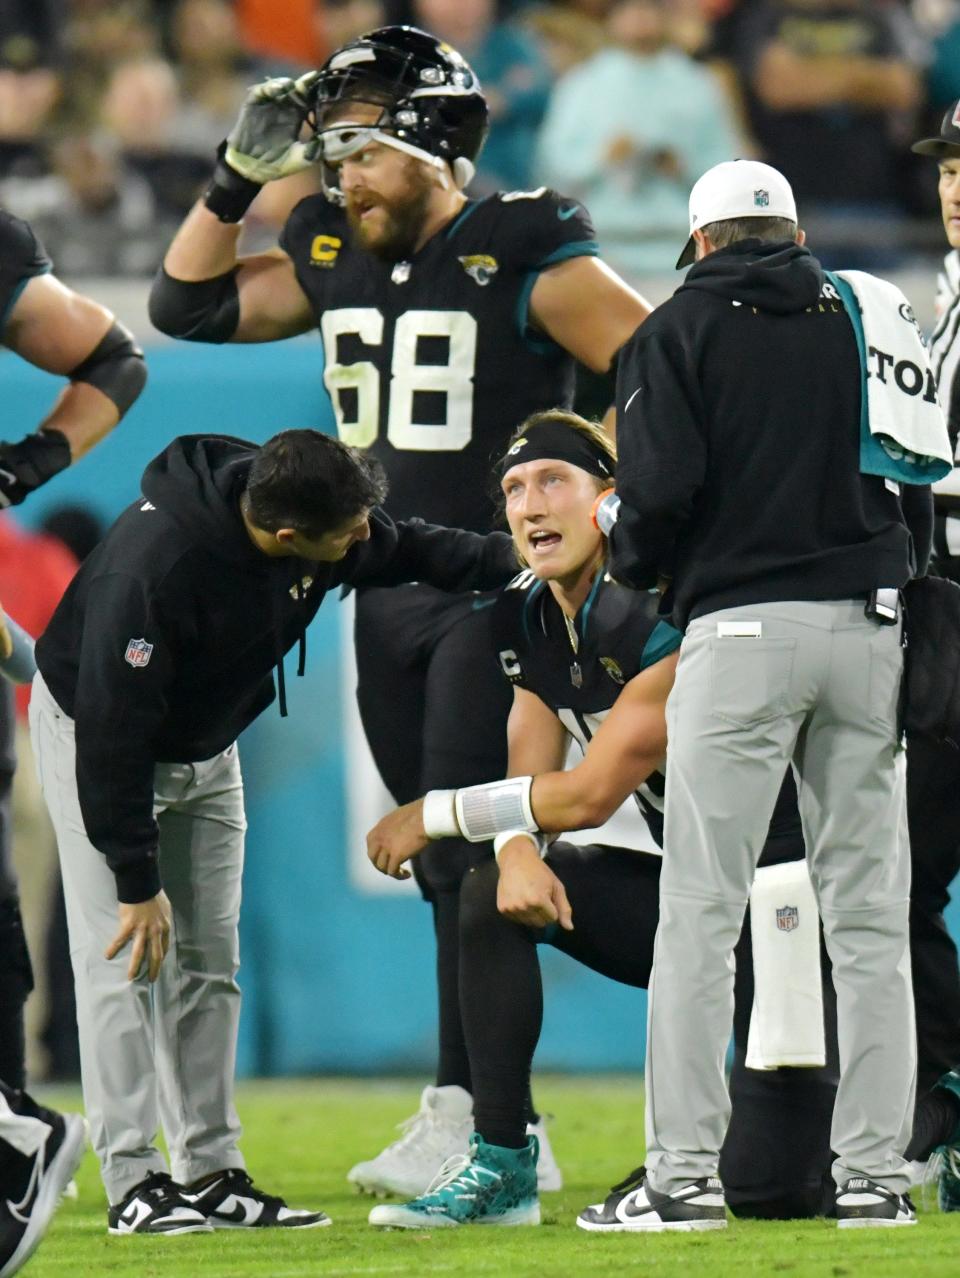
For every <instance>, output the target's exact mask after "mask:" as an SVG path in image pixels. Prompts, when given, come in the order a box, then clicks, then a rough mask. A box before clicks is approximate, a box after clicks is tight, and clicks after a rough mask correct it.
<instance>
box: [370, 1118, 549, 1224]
mask: <svg viewBox="0 0 960 1278" xmlns="http://www.w3.org/2000/svg"><path fill="white" fill-rule="evenodd" d="M368 1219H369V1221H370V1224H371V1225H379V1226H381V1227H382V1228H391V1229H450V1228H454V1227H456V1226H457V1225H539V1224H540V1201H539V1199H538V1198H537V1138H536V1136H529V1137H528V1138H527V1143H526V1145H525V1146H524V1148H523V1149H505V1148H504V1147H503V1146H501V1145H488V1144H487V1143H486V1141H484V1140H482V1139H481V1137H480V1136H479V1135H477V1134H474V1136H473V1138H472V1140H471V1142H470V1149H469V1152H468V1153H467V1154H459V1155H456V1156H454V1157H453V1158H451V1159H449V1160H448V1161H447V1162H446V1163H445V1164H444V1165H443V1167H441V1169H440V1171H439V1172H438V1173H437V1177H436V1179H435V1180H434V1182H433V1184H432V1185H430V1187H429V1188H428V1189H427V1191H426V1193H424V1194H421V1195H420V1197H419V1198H414V1199H412V1200H411V1201H410V1202H408V1203H397V1204H396V1205H392V1204H391V1205H386V1204H385V1205H382V1206H379V1207H374V1208H373V1210H372V1211H371V1212H370V1216H369V1218H368Z"/></svg>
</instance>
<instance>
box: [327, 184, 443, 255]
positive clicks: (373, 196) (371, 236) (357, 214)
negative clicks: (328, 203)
mask: <svg viewBox="0 0 960 1278" xmlns="http://www.w3.org/2000/svg"><path fill="white" fill-rule="evenodd" d="M406 179H407V181H406V185H405V189H404V190H403V191H402V192H400V193H399V194H397V195H395V196H393V197H392V198H390V197H387V196H384V195H381V194H379V193H377V192H374V191H367V190H363V189H361V190H357V191H351V192H350V194H349V195H347V197H346V212H347V223H348V225H349V227H350V233H351V235H352V236H353V238H354V241H355V242H356V243H357V244H359V245H360V247H361V248H364V249H366V250H367V252H368V253H373V254H374V256H375V257H379V258H382V259H383V260H384V261H386V262H401V261H403V260H404V259H405V258H408V257H410V256H411V255H412V253H413V251H414V249H415V248H416V246H417V241H418V239H419V238H420V234H421V231H422V229H423V224H424V221H425V220H426V215H427V208H428V205H429V203H430V196H431V194H432V191H433V187H434V181H433V179H432V176H431V175H430V174H429V173H426V172H425V171H424V166H423V165H422V164H419V163H418V162H417V161H416V160H411V161H410V163H409V166H408V168H407V170H406ZM371 209H372V210H374V211H373V212H372V213H371V212H370V210H371ZM364 213H366V216H363V214H364Z"/></svg>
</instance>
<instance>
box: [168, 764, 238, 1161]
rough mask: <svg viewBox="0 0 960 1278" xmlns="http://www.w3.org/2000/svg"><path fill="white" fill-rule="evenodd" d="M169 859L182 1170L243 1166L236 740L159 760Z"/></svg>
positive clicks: (176, 1118)
mask: <svg viewBox="0 0 960 1278" xmlns="http://www.w3.org/2000/svg"><path fill="white" fill-rule="evenodd" d="M155 784H156V791H157V803H158V806H159V807H160V808H161V810H160V811H159V812H158V816H157V820H158V822H159V825H160V869H161V873H162V875H163V884H164V890H165V891H166V893H167V895H168V896H169V898H170V903H171V906H172V909H173V928H172V933H171V943H170V952H169V953H168V954H167V957H166V959H165V960H164V962H163V966H162V968H161V969H160V977H159V979H158V981H157V985H156V993H155V1003H154V1011H155V1017H156V1046H157V1051H156V1067H157V1079H158V1083H159V1095H160V1116H161V1120H162V1124H163V1129H164V1132H165V1134H166V1137H167V1144H168V1147H169V1149H170V1164H171V1171H172V1173H173V1178H174V1180H177V1181H181V1182H183V1183H190V1182H191V1181H194V1180H198V1179H199V1178H200V1177H201V1176H206V1175H208V1174H209V1173H210V1172H214V1171H219V1170H222V1169H223V1168H226V1167H243V1166H244V1162H243V1157H242V1155H241V1153H240V1151H239V1149H238V1148H237V1143H238V1141H239V1139H240V1122H239V1119H238V1118H237V1114H236V1110H235V1108H234V1103H233V1093H234V1075H235V1065H236V1045H237V1030H238V1026H239V1022H240V987H239V986H238V985H237V981H236V974H237V968H238V966H239V963H240V949H239V938H238V932H237V925H238V921H239V917H240V880H241V874H242V871H243V841H244V831H245V829H246V821H245V818H244V811H243V783H242V780H241V776H240V761H239V757H238V753H237V749H236V747H235V746H233V747H231V748H230V750H228V751H226V752H224V753H223V754H221V755H218V756H217V757H216V758H214V759H210V760H208V761H206V762H203V763H197V764H192V765H191V764H184V765H171V764H161V765H158V767H157V769H156V781H155Z"/></svg>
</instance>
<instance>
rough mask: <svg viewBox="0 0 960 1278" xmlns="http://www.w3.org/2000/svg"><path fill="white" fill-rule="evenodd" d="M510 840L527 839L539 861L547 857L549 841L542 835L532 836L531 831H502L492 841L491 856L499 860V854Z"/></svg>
mask: <svg viewBox="0 0 960 1278" xmlns="http://www.w3.org/2000/svg"><path fill="white" fill-rule="evenodd" d="M511 839H529V840H530V842H531V843H532V844H533V846H534V847H535V848H536V849H537V856H539V857H540V859H541V860H542V859H543V858H544V857H545V856H546V855H547V849H548V848H549V846H550V841H549V839H546V838H545V837H544V836H543V835H542V834H534V833H533V832H532V831H531V830H504V832H503V833H502V834H498V835H497V837H496V838H495V839H494V841H493V855H494V856H495V857H496V859H497V861H499V860H500V853H501V852H502V851H503V849H504V848H505V847H506V846H507V844H508V843H509V842H510V840H511Z"/></svg>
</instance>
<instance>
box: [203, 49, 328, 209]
mask: <svg viewBox="0 0 960 1278" xmlns="http://www.w3.org/2000/svg"><path fill="white" fill-rule="evenodd" d="M318 75H319V72H317V71H308V72H307V73H306V74H305V75H302V76H300V78H299V79H298V80H291V79H289V78H287V77H286V76H275V77H274V78H273V79H270V80H264V81H262V82H261V83H260V84H255V85H254V86H253V88H252V89H250V90H249V91H248V93H247V96H246V99H245V101H244V104H243V106H242V108H241V110H240V115H239V117H238V119H237V122H236V124H235V125H234V126H233V128H232V129H231V130H230V132H229V134H228V135H227V149H226V152H225V155H224V158H225V160H226V162H227V164H228V165H229V166H230V168H231V169H233V170H234V172H235V173H239V174H240V176H241V177H244V178H246V179H247V181H248V182H256V183H257V184H258V185H260V186H263V184H264V183H265V182H273V181H274V180H275V179H276V178H282V177H289V176H290V174H291V173H301V172H302V171H303V170H304V169H308V168H309V167H310V165H311V164H313V163H314V162H315V161H316V159H317V158H318V157H319V153H320V145H321V144H320V142H319V141H318V140H317V139H316V138H312V139H311V140H310V141H308V142H301V141H300V130H301V128H302V127H303V123H304V121H305V120H306V118H307V115H308V113H309V111H310V109H311V103H310V92H309V91H310V89H311V87H312V86H313V84H314V82H315V81H316V79H317V76H318Z"/></svg>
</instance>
